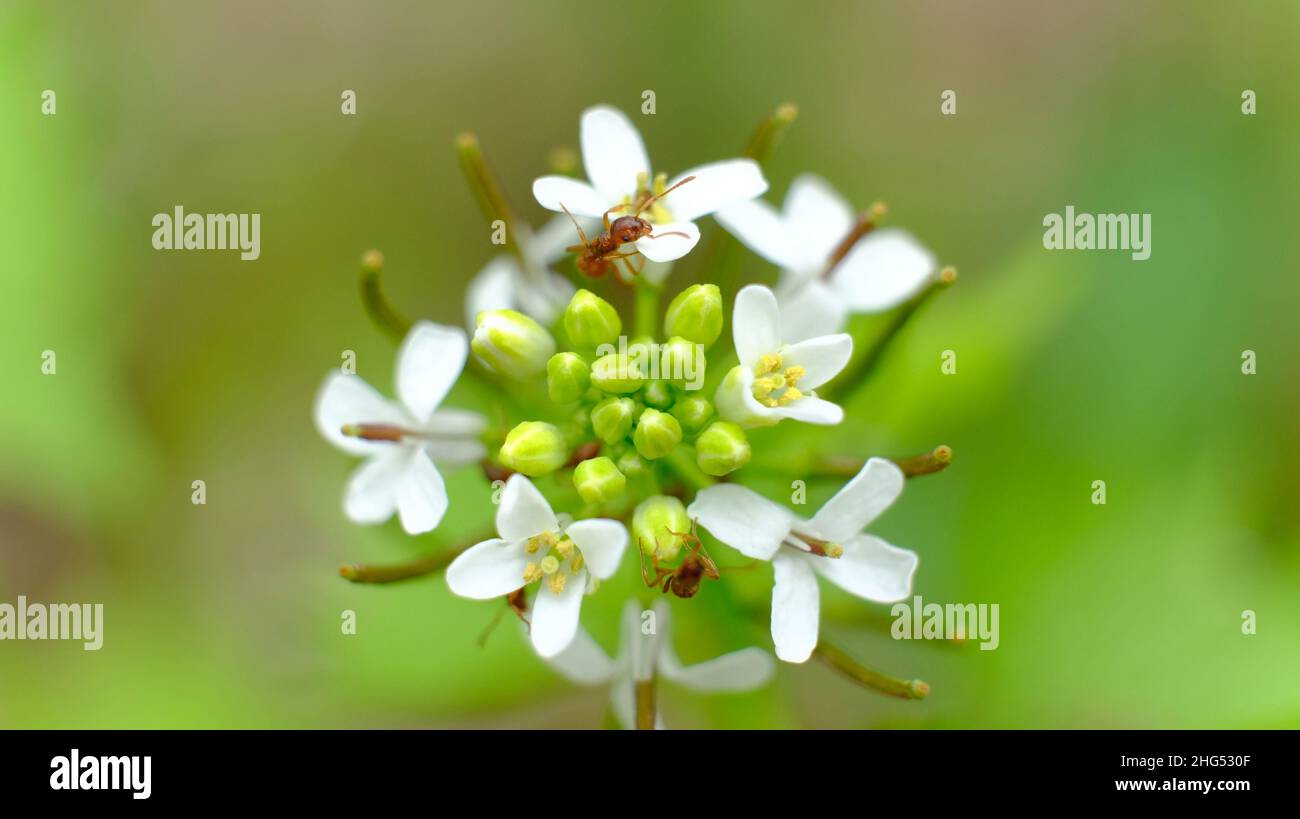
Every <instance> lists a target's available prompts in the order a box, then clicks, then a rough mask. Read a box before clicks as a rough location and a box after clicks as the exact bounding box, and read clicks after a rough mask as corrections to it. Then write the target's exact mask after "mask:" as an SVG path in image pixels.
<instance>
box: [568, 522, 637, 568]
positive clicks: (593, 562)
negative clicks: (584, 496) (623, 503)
mask: <svg viewBox="0 0 1300 819" xmlns="http://www.w3.org/2000/svg"><path fill="white" fill-rule="evenodd" d="M564 533H565V534H566V535H568V536H569V538H570V539H571V540H572V541H573V542H574V543H576V544H577V545H578V549H579V550H581V551H582V559H583V561H584V562H585V563H586V564H587V570H588V571H590V572H591V573H592V574H593V575H595V576H596V577H598V578H599V579H601V580H604V579H605V578H607V577H609V576H610V575H612V574H613V573H614V571H615V570H616V569H617V568H618V562H619V560H620V559H621V558H622V557H623V549H625V548H626V547H627V529H626V528H624V526H623V524H621V523H619V522H618V521H616V520H607V519H605V518H590V519H588V520H580V521H578V522H577V523H574V524H572V525H571V526H569V528H568V529H566V530H565V532H564Z"/></svg>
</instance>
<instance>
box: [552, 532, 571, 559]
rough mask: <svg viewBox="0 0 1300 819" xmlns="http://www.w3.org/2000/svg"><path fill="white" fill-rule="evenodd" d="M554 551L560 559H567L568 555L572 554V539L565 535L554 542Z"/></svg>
mask: <svg viewBox="0 0 1300 819" xmlns="http://www.w3.org/2000/svg"><path fill="white" fill-rule="evenodd" d="M555 552H556V554H558V555H559V556H560V558H561V559H563V560H568V558H569V555H571V554H573V541H572V540H569V539H568V538H567V537H566V538H563V539H561V540H560V542H559V543H557V544H555Z"/></svg>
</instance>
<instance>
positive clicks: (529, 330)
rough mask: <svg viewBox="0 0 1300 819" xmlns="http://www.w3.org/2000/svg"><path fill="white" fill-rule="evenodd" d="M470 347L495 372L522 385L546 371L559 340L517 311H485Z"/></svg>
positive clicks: (480, 314)
mask: <svg viewBox="0 0 1300 819" xmlns="http://www.w3.org/2000/svg"><path fill="white" fill-rule="evenodd" d="M470 347H471V348H472V349H473V350H474V355H476V356H478V357H479V360H480V361H482V362H483V363H484V364H486V365H487V366H488V367H490V368H491V369H492V370H494V371H495V372H498V373H500V374H501V375H504V376H507V377H509V378H514V379H517V380H520V381H522V380H524V379H527V378H532V377H533V376H535V375H538V374H539V373H541V372H542V370H545V369H546V361H547V359H549V358H550V357H551V356H552V355H554V353H555V339H553V338H551V334H550V333H548V332H546V330H545V328H543V327H542V325H540V324H538V323H537V322H535V321H533V320H532V319H531V318H529V317H528V316H525V315H524V314H523V313H520V312H519V311H517V310H484V311H483V312H482V313H479V314H478V321H477V323H476V326H475V328H474V340H473V341H471V342H470Z"/></svg>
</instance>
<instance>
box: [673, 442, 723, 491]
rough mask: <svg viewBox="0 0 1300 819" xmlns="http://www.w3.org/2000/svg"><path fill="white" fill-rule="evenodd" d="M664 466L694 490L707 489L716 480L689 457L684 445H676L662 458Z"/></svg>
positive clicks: (689, 454)
mask: <svg viewBox="0 0 1300 819" xmlns="http://www.w3.org/2000/svg"><path fill="white" fill-rule="evenodd" d="M663 463H664V466H666V467H668V469H669V470H670V471H671V472H672V473H673V474H674V475H676V476H677V477H678V478H680V479H681V481H682V483H684V484H686V485H687V486H688V487H690V488H691V489H693V490H694V491H696V492H699V491H701V490H704V489H708V488H709V487H710V486H713V484H714V483H716V481H714V480H713V478H711V477H710V476H709V475H708V473H706V472H705V471H704V470H703V469H700V467H699V466H698V465H697V464H696V463H695V461H694V460H692V459H691V452H690V450H689V449H687V448H686V447H684V446H678V447H677V448H676V449H674V450H673V451H672V452H670V453H669V454H668V457H666V458H664V459H663Z"/></svg>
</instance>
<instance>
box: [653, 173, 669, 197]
mask: <svg viewBox="0 0 1300 819" xmlns="http://www.w3.org/2000/svg"><path fill="white" fill-rule="evenodd" d="M666 190H668V174H666V173H657V174H655V186H654V195H655V196H660V195H662V194H663V192H664V191H666Z"/></svg>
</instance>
